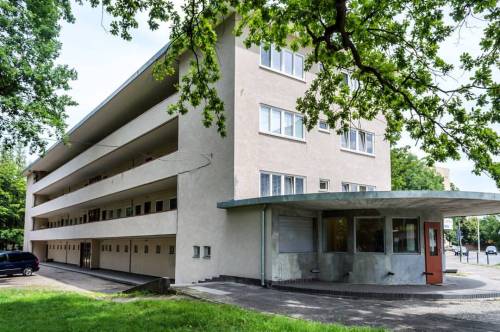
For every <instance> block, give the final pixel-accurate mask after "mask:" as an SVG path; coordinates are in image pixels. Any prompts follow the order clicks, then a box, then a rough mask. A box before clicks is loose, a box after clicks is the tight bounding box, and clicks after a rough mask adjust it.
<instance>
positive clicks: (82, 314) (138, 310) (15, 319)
mask: <svg viewBox="0 0 500 332" xmlns="http://www.w3.org/2000/svg"><path fill="white" fill-rule="evenodd" d="M99 296H100V295H99ZM117 300H118V298H113V297H104V298H102V297H99V298H97V297H93V296H87V295H81V294H78V293H72V292H57V291H43V290H19V289H8V290H0V330H1V331H9V332H14V331H51V332H54V331H64V332H66V331H94V332H100V331H113V332H121V331H147V332H152V331H217V332H219V331H382V330H381V329H370V328H356V327H345V326H341V325H332V324H320V323H313V322H308V321H303V320H296V319H292V318H287V317H282V316H273V315H266V314H261V313H257V312H253V311H248V310H244V309H240V308H237V307H233V306H229V305H218V304H212V303H206V302H201V301H196V300H185V299H168V298H167V299H164V300H157V299H149V300H141V299H138V300H135V301H127V302H123V301H117Z"/></svg>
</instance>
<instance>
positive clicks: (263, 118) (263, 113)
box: [260, 106, 271, 131]
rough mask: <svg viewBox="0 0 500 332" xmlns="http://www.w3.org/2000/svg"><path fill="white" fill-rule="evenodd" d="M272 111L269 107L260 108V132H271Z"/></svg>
mask: <svg viewBox="0 0 500 332" xmlns="http://www.w3.org/2000/svg"><path fill="white" fill-rule="evenodd" d="M270 115H271V110H270V109H269V107H266V106H261V107H260V130H261V131H269V129H270V125H271V121H270V118H269V117H270Z"/></svg>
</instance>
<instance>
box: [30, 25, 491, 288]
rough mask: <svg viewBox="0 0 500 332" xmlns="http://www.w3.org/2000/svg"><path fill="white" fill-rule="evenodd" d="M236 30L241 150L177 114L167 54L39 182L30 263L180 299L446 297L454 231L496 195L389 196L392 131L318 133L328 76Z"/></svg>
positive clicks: (112, 101) (230, 129)
mask: <svg viewBox="0 0 500 332" xmlns="http://www.w3.org/2000/svg"><path fill="white" fill-rule="evenodd" d="M233 27H234V19H231V18H230V19H228V20H227V21H226V22H225V24H222V25H221V26H220V28H219V31H218V32H219V45H218V55H219V58H220V65H221V72H222V78H221V80H220V81H219V82H218V83H217V89H218V92H219V95H220V96H221V98H222V99H223V101H224V105H225V112H226V116H227V122H226V125H227V137H225V138H222V137H220V135H219V134H218V133H217V132H216V130H215V129H214V128H205V127H204V126H203V125H202V121H201V114H200V112H199V110H196V109H193V110H191V111H190V112H189V113H188V114H186V115H183V116H177V115H169V114H167V112H166V109H167V107H168V105H169V104H171V103H173V102H175V101H176V100H177V98H178V94H177V92H176V91H175V88H174V85H175V83H177V82H178V81H179V78H181V77H182V75H183V73H184V72H186V70H187V68H188V61H189V57H188V56H183V57H181V58H180V59H179V62H178V68H177V71H176V74H175V75H174V76H172V77H169V78H167V79H166V80H164V81H161V82H157V81H155V80H154V79H153V78H152V74H151V70H152V65H153V63H154V62H155V61H156V60H157V59H158V58H159V57H160V56H161V55H162V54H163V53H164V52H165V49H162V50H160V51H159V52H158V53H157V54H156V55H155V56H154V57H153V58H152V59H151V60H150V61H148V62H147V63H146V64H145V65H144V66H143V67H142V68H140V69H139V70H138V71H137V73H136V74H135V75H133V76H132V77H131V78H130V79H129V80H128V81H127V82H125V83H124V84H123V85H122V86H121V87H120V88H119V89H118V90H116V91H115V92H114V93H113V94H112V95H111V96H110V97H108V98H107V99H106V100H104V101H103V102H102V103H101V104H100V105H99V106H98V107H97V108H96V109H95V110H94V111H93V112H91V113H90V114H89V115H88V116H87V117H86V118H85V119H84V120H82V121H81V122H80V123H79V124H77V125H76V126H75V127H74V128H73V129H71V130H70V131H69V133H68V137H69V141H70V144H67V145H64V144H63V143H58V144H56V145H54V146H53V147H52V148H50V149H49V151H48V152H47V153H46V155H45V156H44V157H42V158H40V159H38V160H36V161H35V162H34V163H32V164H31V165H30V166H29V167H28V168H27V169H26V171H25V174H26V176H27V178H28V188H27V198H26V221H25V248H26V249H27V250H31V251H33V252H34V253H35V254H36V255H37V256H38V257H39V258H40V259H41V260H42V261H54V262H61V263H67V264H74V265H78V266H81V267H83V268H89V269H110V270H118V271H124V272H131V273H137V274H144V275H152V276H161V277H168V278H171V279H175V282H176V283H191V282H198V281H201V280H205V279H210V278H217V277H223V276H227V277H238V278H243V279H246V280H249V281H256V282H260V283H262V284H268V283H273V282H286V281H289V280H309V279H321V280H329V281H346V282H368V283H386V284H398V283H413V284H421V283H426V282H436V281H432V280H430V281H429V277H428V275H427V276H426V274H425V273H423V272H425V271H428V270H429V269H430V267H426V264H427V262H428V261H429V260H434V261H433V263H432V264H435V267H434V268H435V269H437V270H440V269H441V266H442V262H443V260H444V256H443V255H442V245H441V243H442V232H441V223H442V218H443V216H448V215H450V214H454V213H462V214H466V213H476V212H477V211H481V212H485V211H486V212H488V211H494V210H496V209H497V208H498V205H499V202H500V198H499V197H498V195H496V196H495V195H494V194H491V195H490V196H481V197H476V196H474V195H472V194H470V193H468V194H469V196H467V195H465V194H464V195H465V196H460V195H459V194H457V193H448V195H455V196H453V197H451V196H439V195H438V196H436V195H434V194H433V195H430V194H429V193H426V194H425V195H427V196H425V195H424V196H419V195H417V194H402V193H399V194H397V193H393V192H389V191H390V189H391V188H390V185H391V178H390V147H389V144H388V142H386V141H385V140H384V138H383V133H384V130H385V124H384V121H383V119H382V118H380V119H376V120H374V121H371V122H367V121H361V122H360V123H359V124H357V125H356V126H353V127H352V128H351V130H350V131H349V132H347V133H345V134H343V135H338V134H337V132H336V130H335V128H329V126H328V123H327V122H326V121H324V120H323V119H322V120H320V121H319V123H318V125H317V128H314V129H313V130H311V131H306V130H305V128H304V125H303V117H302V115H301V114H299V113H298V112H296V111H295V103H296V99H297V97H299V96H301V95H303V94H304V92H305V91H306V89H307V88H308V86H309V84H310V83H311V82H312V80H313V78H314V75H315V73H316V72H317V70H320V69H319V68H313V69H311V71H307V72H306V71H304V54H302V53H300V52H296V53H294V52H292V51H290V50H282V51H277V50H276V49H274V48H273V49H271V50H269V51H266V50H264V49H261V48H259V47H257V46H254V47H252V48H250V49H247V48H245V46H244V45H243V42H242V41H243V37H235V36H234V35H233V34H232V29H233ZM346 84H355V83H353V82H349V77H348V76H346ZM464 202H465V203H466V204H465V203H464ZM470 202H472V203H474V208H472V205H471V204H472V203H470ZM444 203H446V204H445V205H443V204H444ZM443 206H445V207H446V208H443ZM465 207H466V208H465ZM478 209H479V210H478ZM431 222H432V223H431ZM429 229H431V230H432V232H431V233H432V234H431V235H432V237H431V238H429V237H428V236H427V235H426V234H430V233H429V232H430V231H429ZM424 242H425V243H428V245H427V247H426V245H424ZM429 248H430V249H429ZM436 259H437V263H436V262H435V261H436ZM436 264H437V265H436ZM415 266H417V267H418V269H419V270H418V271H419V272H418V273H414V272H409V271H410V270H411V268H412V267H415ZM426 269H427V270H426ZM441 272H442V269H441V270H440V272H439V274H440V273H441ZM441 278H442V277H441ZM438 281H439V280H438Z"/></svg>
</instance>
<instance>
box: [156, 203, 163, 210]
mask: <svg viewBox="0 0 500 332" xmlns="http://www.w3.org/2000/svg"><path fill="white" fill-rule="evenodd" d="M161 211H163V201H156V205H155V212H161Z"/></svg>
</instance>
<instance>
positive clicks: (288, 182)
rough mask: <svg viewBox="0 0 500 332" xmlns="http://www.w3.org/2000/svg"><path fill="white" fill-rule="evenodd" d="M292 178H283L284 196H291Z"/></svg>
mask: <svg viewBox="0 0 500 332" xmlns="http://www.w3.org/2000/svg"><path fill="white" fill-rule="evenodd" d="M293 184H294V181H293V176H285V195H291V194H293V187H294V186H293Z"/></svg>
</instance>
